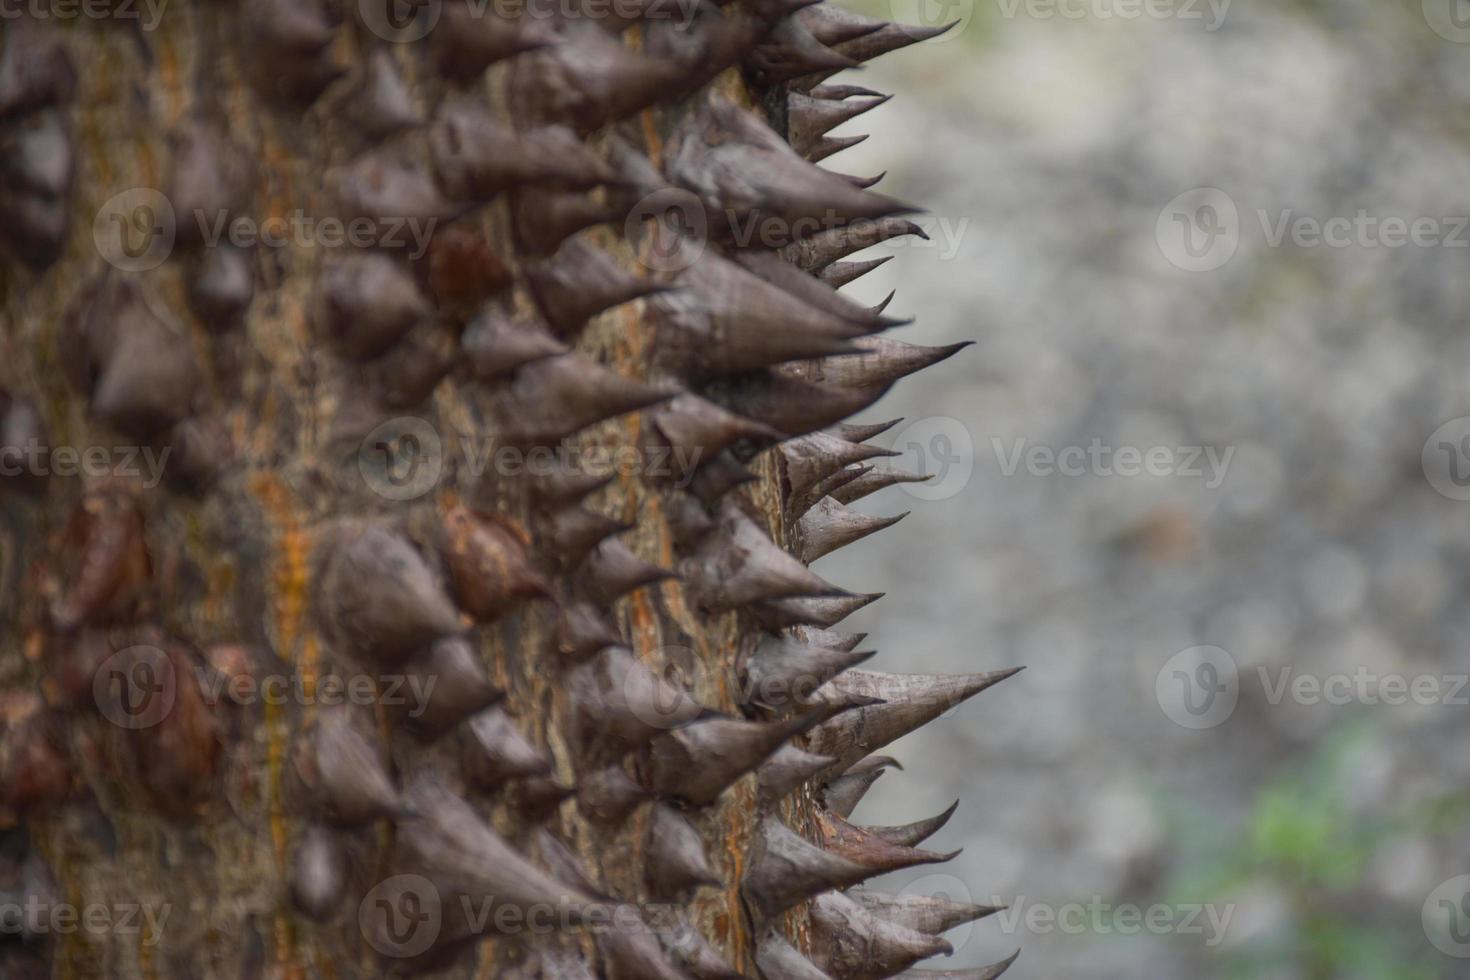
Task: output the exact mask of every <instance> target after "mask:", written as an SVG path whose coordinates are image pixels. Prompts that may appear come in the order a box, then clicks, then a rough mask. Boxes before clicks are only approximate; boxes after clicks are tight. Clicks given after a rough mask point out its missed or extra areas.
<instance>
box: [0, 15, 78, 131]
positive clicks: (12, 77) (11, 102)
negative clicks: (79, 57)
mask: <svg viewBox="0 0 1470 980" xmlns="http://www.w3.org/2000/svg"><path fill="white" fill-rule="evenodd" d="M6 35H7V36H6V44H5V52H4V55H3V56H0V119H4V118H7V117H9V116H11V115H15V114H19V113H21V112H30V111H34V110H36V109H44V108H47V107H49V106H56V105H63V104H65V103H67V102H70V101H71V100H72V97H73V96H74V95H75V93H76V87H77V71H76V68H75V66H74V65H73V64H72V59H71V55H69V54H68V53H67V49H66V44H65V43H64V41H63V35H62V34H61V32H59V31H47V30H42V29H41V28H40V27H39V26H37V25H36V24H35V23H34V22H27V21H20V22H18V23H15V24H13V25H12V29H10V30H8V31H7V32H6Z"/></svg>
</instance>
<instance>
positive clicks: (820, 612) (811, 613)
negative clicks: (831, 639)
mask: <svg viewBox="0 0 1470 980" xmlns="http://www.w3.org/2000/svg"><path fill="white" fill-rule="evenodd" d="M881 598H883V593H882V592H869V593H867V594H866V595H864V594H861V593H859V594H858V595H855V596H850V597H840V598H836V599H778V600H776V601H775V602H763V603H761V604H760V605H759V606H757V607H756V609H755V615H756V618H757V619H758V620H760V622H761V625H763V626H765V627H766V628H767V629H785V628H786V627H788V626H820V627H822V628H824V629H830V628H831V627H833V626H836V625H837V624H838V623H840V622H842V621H843V620H844V619H846V618H847V617H848V616H851V615H852V614H853V613H855V612H857V611H858V610H859V609H861V608H863V607H864V606H866V605H869V604H871V603H874V602H877V601H878V600H879V599H881Z"/></svg>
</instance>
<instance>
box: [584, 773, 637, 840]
mask: <svg viewBox="0 0 1470 980" xmlns="http://www.w3.org/2000/svg"><path fill="white" fill-rule="evenodd" d="M647 799H649V794H648V791H647V790H645V789H644V788H643V787H642V786H639V785H638V784H637V783H635V782H634V781H633V780H632V779H631V778H629V776H628V774H627V773H626V772H624V771H623V767H622V766H617V765H614V766H608V767H606V768H604V769H599V770H597V771H596V772H592V773H588V774H587V775H586V776H583V777H582V778H581V779H580V780H578V782H577V810H578V811H579V812H580V813H581V814H582V816H583V817H585V818H586V819H587V820H590V821H591V822H592V823H596V824H601V825H603V826H606V827H613V826H617V825H619V824H621V823H623V821H625V820H627V819H628V817H629V816H630V815H632V813H633V811H634V810H636V809H637V808H638V805H639V804H640V803H642V802H643V801H645V800H647Z"/></svg>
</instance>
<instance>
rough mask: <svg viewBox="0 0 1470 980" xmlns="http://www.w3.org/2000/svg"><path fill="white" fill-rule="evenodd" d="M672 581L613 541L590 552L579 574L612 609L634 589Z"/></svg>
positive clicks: (663, 571) (667, 573)
mask: <svg viewBox="0 0 1470 980" xmlns="http://www.w3.org/2000/svg"><path fill="white" fill-rule="evenodd" d="M674 577H675V575H674V573H673V572H671V571H669V570H668V569H667V568H660V567H659V566H657V565H654V564H652V563H650V562H646V561H644V560H643V559H642V558H639V557H638V556H637V555H635V554H633V552H632V550H631V549H629V547H628V546H627V545H625V544H623V543H622V542H621V541H618V540H616V539H615V538H608V539H607V540H605V541H603V542H601V543H600V544H598V545H597V547H595V548H593V549H592V553H591V554H590V555H588V556H587V558H586V559H585V560H584V561H583V562H582V566H581V568H580V570H579V572H578V578H579V580H580V582H581V583H582V585H583V586H584V587H585V588H586V589H587V590H588V592H590V593H591V594H592V596H593V597H594V598H595V599H597V601H599V602H601V603H603V604H604V605H611V604H612V603H614V602H616V601H617V600H618V599H620V598H622V597H623V596H625V595H627V594H628V593H629V592H632V591H633V590H634V589H641V588H643V587H644V586H645V585H652V584H654V583H655V582H662V581H664V580H666V579H670V578H674Z"/></svg>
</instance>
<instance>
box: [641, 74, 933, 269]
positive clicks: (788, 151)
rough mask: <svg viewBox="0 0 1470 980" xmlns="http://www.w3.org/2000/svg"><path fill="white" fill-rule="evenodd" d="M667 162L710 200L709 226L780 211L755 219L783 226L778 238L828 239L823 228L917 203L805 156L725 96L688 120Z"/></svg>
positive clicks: (678, 178)
mask: <svg viewBox="0 0 1470 980" xmlns="http://www.w3.org/2000/svg"><path fill="white" fill-rule="evenodd" d="M667 167H668V173H669V175H670V178H671V179H672V180H674V181H675V182H677V183H678V184H680V185H682V186H683V187H685V188H687V189H689V190H690V191H693V192H694V193H695V194H696V195H697V196H698V197H699V199H700V200H701V201H703V202H704V204H705V207H706V210H707V211H709V212H710V213H711V216H712V219H713V220H711V221H710V227H711V228H722V227H726V226H728V227H730V228H731V229H732V230H734V229H736V228H738V227H745V226H747V224H746V223H747V222H748V220H749V219H750V218H751V217H755V218H756V219H767V218H770V219H776V220H775V225H776V226H778V227H773V226H772V224H771V223H770V222H764V223H763V224H758V225H756V227H761V228H762V229H763V231H766V232H775V231H784V233H785V234H784V239H785V240H784V241H780V242H773V243H772V244H780V245H784V244H786V242H787V241H795V240H796V239H800V238H802V236H803V235H810V234H812V233H813V232H816V234H815V235H814V236H813V237H812V238H811V239H806V240H804V241H813V242H822V241H825V236H827V235H830V234H831V232H830V231H820V230H819V229H832V228H833V227H834V225H840V226H841V227H839V228H837V229H836V230H838V231H847V230H848V228H849V227H850V225H851V223H854V222H856V223H857V224H858V226H859V227H863V226H866V225H867V224H870V223H871V222H870V221H869V220H865V219H879V218H883V217H884V216H888V215H895V214H899V213H902V212H904V211H909V210H912V209H911V208H909V207H908V206H907V205H905V204H903V203H901V202H899V201H895V200H893V199H891V198H888V197H884V196H883V195H881V194H875V193H873V192H872V191H866V190H863V189H861V188H858V187H854V186H852V185H851V184H849V183H848V182H847V181H845V180H843V179H842V178H841V177H838V176H836V175H835V174H832V173H830V172H828V171H826V170H823V169H822V168H820V167H818V166H815V165H813V164H811V163H809V162H808V161H806V160H804V159H802V157H801V155H800V154H798V153H797V152H796V151H795V150H793V149H792V148H791V147H790V145H789V144H787V143H786V141H785V140H784V139H782V138H781V137H780V136H779V135H777V134H776V133H775V132H774V131H773V130H772V129H771V128H770V127H769V126H767V125H766V124H765V123H764V122H762V121H761V120H760V119H759V118H757V117H756V116H755V114H753V113H752V112H750V111H749V110H747V109H744V108H741V107H740V106H737V105H735V104H734V103H733V102H730V101H728V100H725V99H722V98H716V99H714V100H712V101H711V102H710V103H709V105H708V106H707V107H706V111H705V112H704V113H702V114H700V115H698V116H695V117H692V118H691V119H690V120H689V121H688V122H687V123H686V125H685V128H684V129H683V130H682V131H681V132H680V133H679V134H678V135H677V136H676V138H675V140H674V143H673V145H672V146H671V152H670V156H669V160H668V165H667ZM732 222H734V223H733V224H732ZM855 234H857V233H856V232H850V233H849V236H850V237H851V235H855ZM804 241H803V242H797V245H798V246H800V245H801V244H804ZM839 257H840V256H839V255H833V256H832V258H834V259H835V258H839Z"/></svg>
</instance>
